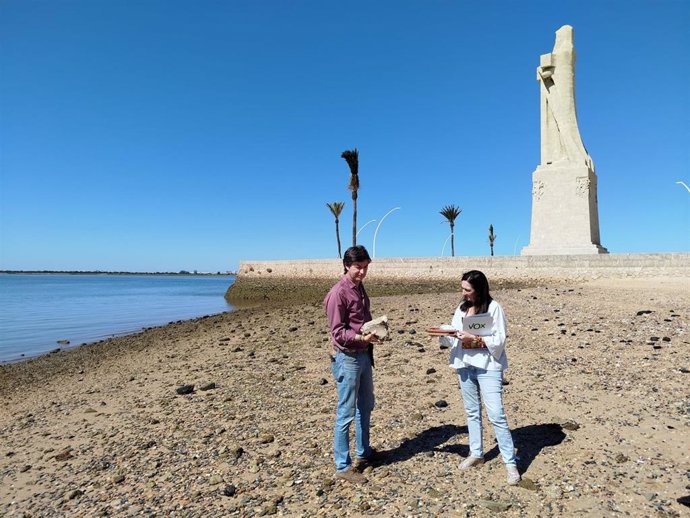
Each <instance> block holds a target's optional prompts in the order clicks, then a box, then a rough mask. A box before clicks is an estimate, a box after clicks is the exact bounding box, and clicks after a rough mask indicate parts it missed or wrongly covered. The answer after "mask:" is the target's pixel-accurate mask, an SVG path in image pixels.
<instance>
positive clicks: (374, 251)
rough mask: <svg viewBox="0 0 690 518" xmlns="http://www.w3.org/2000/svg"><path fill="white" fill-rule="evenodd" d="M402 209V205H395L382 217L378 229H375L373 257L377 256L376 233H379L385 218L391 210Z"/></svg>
mask: <svg viewBox="0 0 690 518" xmlns="http://www.w3.org/2000/svg"><path fill="white" fill-rule="evenodd" d="M396 210H400V207H393V208H392V209H391V210H389V211H388V212H386V214H385V216H383V217H382V218H381V221H379V224H378V225H376V230H375V231H374V246H373V248H372V258H373V257H376V234H378V233H379V228H380V227H381V223H383V220H384V219H386V216H388V215H389V214H390V213H391V212H393V211H396Z"/></svg>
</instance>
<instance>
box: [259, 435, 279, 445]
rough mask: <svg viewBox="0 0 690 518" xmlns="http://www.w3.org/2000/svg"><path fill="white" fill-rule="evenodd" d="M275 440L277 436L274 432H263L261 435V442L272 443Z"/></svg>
mask: <svg viewBox="0 0 690 518" xmlns="http://www.w3.org/2000/svg"><path fill="white" fill-rule="evenodd" d="M275 440H276V438H275V437H274V436H273V434H270V433H262V434H261V435H260V436H259V442H260V443H261V444H269V443H272V442H273V441H275Z"/></svg>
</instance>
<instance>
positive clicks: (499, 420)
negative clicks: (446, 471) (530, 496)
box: [458, 367, 516, 464]
mask: <svg viewBox="0 0 690 518" xmlns="http://www.w3.org/2000/svg"><path fill="white" fill-rule="evenodd" d="M458 378H459V379H460V388H461V389H462V400H463V402H464V403H465V412H466V413H467V429H468V430H469V432H470V455H471V456H472V457H483V456H484V448H483V445H482V409H481V400H482V398H483V399H484V406H485V407H486V415H487V416H488V417H489V421H491V424H493V426H494V435H495V436H496V442H498V449H499V450H500V452H501V456H502V457H503V462H504V463H505V464H515V461H516V458H515V449H514V447H513V437H512V436H511V435H510V428H508V420H507V419H506V414H505V412H504V410H503V383H502V381H503V373H502V372H501V371H488V370H485V369H479V368H477V367H463V368H462V369H458Z"/></svg>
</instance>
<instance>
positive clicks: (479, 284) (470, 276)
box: [460, 270, 493, 313]
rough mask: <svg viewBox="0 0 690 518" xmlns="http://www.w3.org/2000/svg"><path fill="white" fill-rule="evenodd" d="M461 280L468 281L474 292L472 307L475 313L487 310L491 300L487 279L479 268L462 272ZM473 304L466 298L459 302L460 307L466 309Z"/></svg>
mask: <svg viewBox="0 0 690 518" xmlns="http://www.w3.org/2000/svg"><path fill="white" fill-rule="evenodd" d="M462 280H463V281H467V282H469V283H470V285H471V286H472V288H473V289H474V292H475V302H474V307H475V308H476V312H477V313H486V312H488V311H489V304H491V301H492V300H493V299H492V298H491V294H490V293H489V280H488V279H487V278H486V275H484V274H483V273H482V272H480V271H479V270H470V271H469V272H465V273H463V274H462ZM472 305H473V304H472V303H471V302H469V301H467V300H463V301H462V304H460V309H461V310H463V311H467V310H468V309H470V307H471V306H472Z"/></svg>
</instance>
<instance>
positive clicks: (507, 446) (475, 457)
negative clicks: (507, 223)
mask: <svg viewBox="0 0 690 518" xmlns="http://www.w3.org/2000/svg"><path fill="white" fill-rule="evenodd" d="M473 315H478V316H484V317H485V316H490V317H491V318H490V319H480V318H477V319H475V320H483V321H484V323H485V325H486V329H485V331H484V332H477V334H473V333H471V332H468V331H467V330H466V329H468V328H470V327H471V328H473V329H474V328H480V327H481V324H478V323H476V322H475V323H474V324H473V325H471V326H470V325H467V324H469V321H470V320H472V319H469V320H466V321H465V323H466V325H465V327H463V319H465V318H466V317H472V316H473ZM451 325H452V327H453V328H454V329H458V330H459V331H457V333H456V334H455V338H453V339H452V342H453V343H452V344H451V350H450V366H451V367H452V368H454V369H456V371H457V373H458V378H459V379H460V388H461V389H462V399H463V402H464V404H465V412H466V413H467V428H468V429H469V434H470V455H469V457H467V458H466V459H465V460H464V461H463V462H462V463H461V464H460V469H461V470H466V469H469V468H471V467H473V466H478V465H481V464H483V463H484V451H483V445H482V411H481V406H480V402H481V400H482V399H484V406H485V407H486V413H487V415H488V416H489V421H491V424H492V425H493V427H494V434H495V435H496V441H497V442H498V448H499V450H500V452H501V456H502V457H503V462H504V463H505V465H506V470H507V471H508V484H510V485H515V484H517V483H518V482H520V472H519V471H518V469H517V466H516V457H515V452H514V447H513V438H512V436H511V435H510V428H508V421H507V419H506V415H505V412H504V410H503V383H502V381H503V371H504V370H505V369H507V368H508V359H507V357H506V352H505V345H506V322H505V316H504V314H503V308H501V306H500V305H499V304H498V302H496V301H495V300H493V299H492V298H491V295H490V293H489V281H488V280H487V278H486V276H485V275H484V274H483V273H482V272H480V271H477V270H472V271H469V272H467V273H465V274H463V276H462V302H461V303H460V305H459V306H458V308H457V309H456V310H455V315H454V316H453V321H452V323H451ZM475 332H476V331H475ZM480 335H481V336H480Z"/></svg>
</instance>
